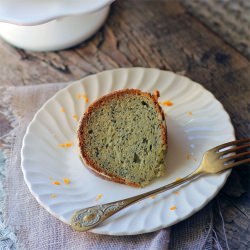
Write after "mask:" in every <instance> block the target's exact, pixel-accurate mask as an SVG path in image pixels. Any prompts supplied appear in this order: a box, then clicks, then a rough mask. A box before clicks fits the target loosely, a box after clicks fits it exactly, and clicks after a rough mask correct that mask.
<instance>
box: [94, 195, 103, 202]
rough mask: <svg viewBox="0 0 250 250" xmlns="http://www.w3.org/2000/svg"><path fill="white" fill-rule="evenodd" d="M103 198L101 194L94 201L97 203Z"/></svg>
mask: <svg viewBox="0 0 250 250" xmlns="http://www.w3.org/2000/svg"><path fill="white" fill-rule="evenodd" d="M102 197H103V194H98V195H97V196H96V198H95V200H96V201H99V200H100V199H101V198H102Z"/></svg>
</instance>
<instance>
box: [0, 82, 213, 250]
mask: <svg viewBox="0 0 250 250" xmlns="http://www.w3.org/2000/svg"><path fill="white" fill-rule="evenodd" d="M65 86H66V84H43V85H36V86H28V87H27V86H26V87H12V88H9V89H7V90H5V91H4V90H0V91H1V97H2V98H1V100H0V102H2V105H5V111H4V112H5V114H6V117H8V119H9V120H10V121H11V122H12V126H13V130H12V131H11V133H10V134H9V135H8V136H6V137H5V143H6V144H5V149H6V154H7V155H8V158H7V164H6V168H7V169H6V171H7V177H6V182H5V192H6V201H5V207H4V220H5V224H6V225H7V226H9V228H10V229H11V230H12V231H13V232H14V233H15V234H16V236H17V245H18V249H25V250H28V249H32V250H35V249H37V250H46V249H53V250H57V249H60V250H63V249H67V250H71V249H72V250H73V249H88V250H89V249H90V250H91V249H95V250H99V249H100V250H105V249H120V250H123V249H124V250H125V249H126V250H127V249H136V250H137V249H138V250H141V249H143V250H144V249H145V250H146V249H149V250H161V249H169V248H170V249H211V243H212V234H211V232H212V220H213V218H212V209H211V208H210V206H208V207H206V208H205V209H203V210H202V211H201V212H199V213H198V214H196V215H194V216H193V217H191V218H190V219H188V220H186V221H184V222H182V223H180V224H179V225H177V226H176V227H175V228H174V230H173V231H172V234H171V243H170V246H169V241H170V229H169V228H167V229H162V230H159V231H157V232H153V233H148V234H142V235H136V236H104V235H96V234H92V233H78V232H73V231H72V230H71V228H70V227H69V226H68V225H65V224H64V223H62V222H61V221H59V220H58V219H56V218H54V217H53V216H52V215H50V214H49V213H48V212H47V211H46V210H45V209H44V208H42V207H41V206H40V205H39V204H38V203H37V201H36V200H35V199H34V198H33V196H32V195H31V193H30V192H29V190H28V188H27V186H26V184H25V182H24V179H23V174H22V171H21V168H20V160H21V159H20V149H21V146H22V139H23V135H24V133H25V131H26V128H27V125H28V124H29V122H30V121H31V119H32V118H33V116H34V114H35V112H36V111H37V110H38V109H39V107H41V105H42V104H43V103H44V102H45V101H46V100H47V99H48V98H50V97H51V96H53V94H55V93H56V92H57V91H58V90H60V89H61V88H63V87H65Z"/></svg>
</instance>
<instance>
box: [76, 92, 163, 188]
mask: <svg viewBox="0 0 250 250" xmlns="http://www.w3.org/2000/svg"><path fill="white" fill-rule="evenodd" d="M158 97H159V92H158V91H156V92H155V93H154V94H153V95H151V94H149V93H145V92H142V91H140V90H137V89H125V90H120V91H115V92H112V93H110V94H108V95H105V96H103V97H101V98H99V99H98V100H97V101H95V102H94V103H92V104H91V105H90V106H89V108H88V109H87V110H86V112H85V113H84V115H83V116H82V118H81V119H80V123H79V128H78V140H79V148H80V154H81V158H82V160H83V161H84V162H85V163H86V165H87V167H88V168H89V169H91V170H92V171H93V172H94V173H96V174H97V175H98V176H101V177H103V178H105V179H108V180H111V181H114V182H118V183H124V184H127V185H130V186H134V187H143V186H145V185H147V184H148V183H149V182H150V181H151V180H152V179H154V178H156V177H159V176H162V175H163V174H164V172H165V166H164V157H165V154H166V151H167V132H166V123H165V117H164V113H163V111H162V109H161V107H160V105H159V104H158V101H157V99H158Z"/></svg>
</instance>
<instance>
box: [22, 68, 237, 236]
mask: <svg viewBox="0 0 250 250" xmlns="http://www.w3.org/2000/svg"><path fill="white" fill-rule="evenodd" d="M120 70H126V71H130V70H146V71H147V70H156V71H160V72H167V73H171V74H173V75H178V76H180V77H182V78H185V79H188V80H189V81H191V82H192V84H195V85H198V86H199V87H201V88H202V91H206V92H208V93H209V94H210V95H211V97H212V98H213V102H214V101H215V102H217V104H218V105H219V106H220V108H221V111H222V112H224V113H225V115H226V117H225V119H227V121H228V124H229V125H230V127H231V131H232V134H231V135H232V137H233V138H234V139H235V138H236V136H235V129H234V127H233V124H232V121H231V118H230V116H229V114H228V112H227V111H226V110H225V108H224V106H223V104H222V103H221V102H220V101H219V100H218V99H217V98H216V97H215V96H214V94H213V93H212V92H210V91H209V90H207V89H206V88H205V87H204V86H203V85H201V84H200V83H198V82H195V81H193V80H192V79H191V78H189V77H187V76H183V75H180V74H178V73H175V72H172V71H168V70H161V69H158V68H144V67H122V68H116V69H111V70H104V71H101V72H98V73H93V74H89V75H87V76H85V77H83V78H81V79H79V80H75V81H69V82H64V83H69V85H68V86H66V87H64V88H62V89H60V90H59V91H57V92H56V93H55V94H54V95H53V96H51V97H50V98H49V99H48V100H47V101H45V102H44V104H43V105H41V107H40V108H39V109H38V110H37V111H36V113H35V114H34V116H33V118H32V119H31V121H30V122H29V124H28V126H27V128H26V131H25V134H24V137H23V140H22V147H21V169H22V173H23V177H24V180H25V183H26V185H27V186H28V189H29V191H30V192H31V194H32V195H33V197H34V198H35V199H36V201H37V202H38V203H39V205H40V206H42V207H43V208H44V209H45V210H46V211H48V212H49V213H50V214H51V215H53V216H54V217H56V218H57V219H59V220H60V221H62V222H64V223H65V224H67V225H70V223H69V222H68V221H65V220H64V219H63V218H62V217H61V216H59V215H58V214H56V213H55V212H53V211H52V210H51V209H50V208H49V207H46V205H45V204H43V202H42V201H41V200H40V199H39V197H38V195H37V194H36V193H35V192H34V191H33V190H32V187H31V184H30V182H29V181H28V179H27V175H26V170H25V168H24V164H23V163H24V158H25V155H24V153H23V151H24V148H25V146H26V138H27V136H28V134H29V131H30V127H31V126H32V124H33V123H34V121H35V120H36V117H37V116H38V114H39V113H40V112H42V111H43V109H44V108H45V106H46V105H47V104H48V103H49V102H51V101H52V100H53V99H54V98H56V97H57V96H58V95H60V94H61V93H62V92H63V91H66V90H67V89H69V88H72V86H74V85H77V84H81V83H82V81H84V80H85V79H87V78H89V77H98V76H99V75H101V74H104V73H105V72H110V73H111V72H114V71H120ZM231 171H232V170H231V169H229V170H227V171H225V172H224V173H222V174H221V175H224V176H223V178H224V179H223V181H221V183H220V185H217V187H216V191H215V192H214V193H213V194H212V195H210V196H207V197H206V200H205V202H203V203H202V204H201V205H200V206H197V207H195V208H192V210H191V211H190V213H188V214H187V215H185V216H178V218H177V219H176V220H174V221H173V222H172V223H167V224H164V225H163V224H162V225H161V226H158V227H154V228H151V229H150V230H146V229H145V228H144V229H143V230H139V231H137V232H136V233H132V234H130V233H129V232H128V233H116V232H114V231H112V232H109V231H105V230H103V231H102V232H99V231H98V232H95V230H94V229H92V230H90V231H89V232H92V233H96V234H100V235H112V236H123V235H139V234H143V233H150V232H155V231H157V230H160V229H163V228H168V227H171V226H173V225H175V224H177V223H179V222H180V221H183V220H185V219H187V218H189V217H191V216H192V215H194V214H195V213H196V212H198V211H200V210H201V209H202V208H204V207H205V206H206V205H207V204H208V203H209V202H210V201H211V200H212V199H213V198H214V197H215V196H216V195H217V194H218V192H219V191H220V190H221V188H222V187H223V186H224V184H225V182H226V181H227V179H228V177H229V175H230V173H231Z"/></svg>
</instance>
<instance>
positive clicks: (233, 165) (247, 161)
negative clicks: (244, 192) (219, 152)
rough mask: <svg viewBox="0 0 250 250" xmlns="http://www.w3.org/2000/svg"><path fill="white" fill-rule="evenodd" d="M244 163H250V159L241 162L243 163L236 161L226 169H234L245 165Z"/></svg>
mask: <svg viewBox="0 0 250 250" xmlns="http://www.w3.org/2000/svg"><path fill="white" fill-rule="evenodd" d="M244 163H250V158H248V159H245V160H241V161H236V162H234V163H232V164H228V165H226V168H233V167H236V166H239V165H241V164H244Z"/></svg>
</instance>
